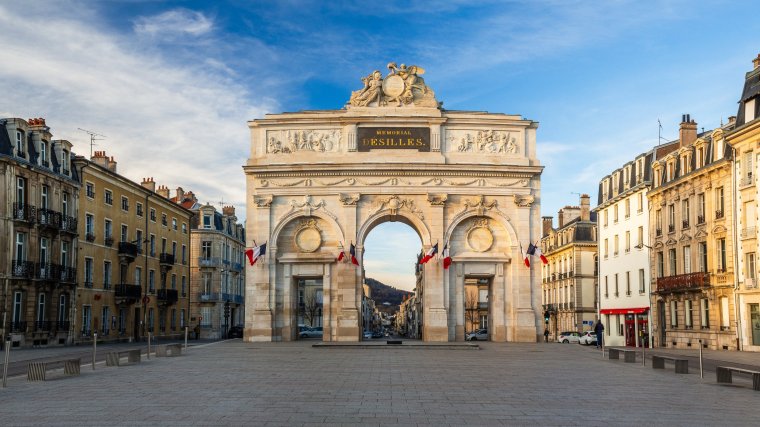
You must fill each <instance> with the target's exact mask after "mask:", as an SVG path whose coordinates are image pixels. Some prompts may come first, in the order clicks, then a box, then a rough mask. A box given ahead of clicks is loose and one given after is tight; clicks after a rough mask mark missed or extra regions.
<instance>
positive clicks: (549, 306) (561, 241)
mask: <svg viewBox="0 0 760 427" xmlns="http://www.w3.org/2000/svg"><path fill="white" fill-rule="evenodd" d="M580 202H581V204H580V207H578V206H575V207H573V206H565V207H564V208H562V209H560V210H559V214H558V220H559V224H558V225H559V226H558V227H557V228H556V229H555V228H553V219H552V217H550V216H546V217H543V233H542V234H543V236H542V237H541V240H540V242H539V246H540V248H541V251H542V252H543V254H544V256H546V258H547V260H548V263H547V264H545V265H542V266H541V279H542V280H541V291H542V301H543V310H544V316H545V317H544V318H546V317H547V315H548V319H549V320H548V324H546V323H545V324H544V327H545V328H548V329H549V335H550V336H551V337H552V338H555V339H556V337H557V336H558V334H559V333H561V332H565V331H578V332H582V331H585V330H590V329H591V327H592V324H593V323H594V321H595V320H596V316H597V308H598V299H597V279H596V277H597V274H596V273H597V266H596V263H597V259H596V257H597V246H596V234H597V230H596V212H591V206H590V198H589V196H588V195H586V194H583V195H581V198H580ZM533 261H535V262H531V264H534V263H540V262H541V261H539V260H538V258H533Z"/></svg>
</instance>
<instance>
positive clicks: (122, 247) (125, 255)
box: [119, 242, 137, 264]
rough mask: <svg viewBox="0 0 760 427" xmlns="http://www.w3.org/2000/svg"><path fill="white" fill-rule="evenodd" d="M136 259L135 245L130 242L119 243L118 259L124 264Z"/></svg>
mask: <svg viewBox="0 0 760 427" xmlns="http://www.w3.org/2000/svg"><path fill="white" fill-rule="evenodd" d="M135 258H137V245H135V244H134V243H131V242H119V259H120V260H121V262H124V263H127V264H129V263H131V262H132V261H134V260H135Z"/></svg>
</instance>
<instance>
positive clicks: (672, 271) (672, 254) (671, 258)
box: [668, 248, 678, 276]
mask: <svg viewBox="0 0 760 427" xmlns="http://www.w3.org/2000/svg"><path fill="white" fill-rule="evenodd" d="M668 266H669V268H668V274H669V275H671V276H675V275H677V274H678V263H677V260H676V249H675V248H671V249H668Z"/></svg>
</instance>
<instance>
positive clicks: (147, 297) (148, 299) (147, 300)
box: [143, 295, 150, 304]
mask: <svg viewBox="0 0 760 427" xmlns="http://www.w3.org/2000/svg"><path fill="white" fill-rule="evenodd" d="M149 302H150V297H149V296H147V295H145V296H144V297H143V304H147V303H149Z"/></svg>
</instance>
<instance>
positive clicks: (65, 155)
mask: <svg viewBox="0 0 760 427" xmlns="http://www.w3.org/2000/svg"><path fill="white" fill-rule="evenodd" d="M61 167H62V168H63V174H64V175H68V174H69V152H68V151H66V150H63V151H62V152H61Z"/></svg>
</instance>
